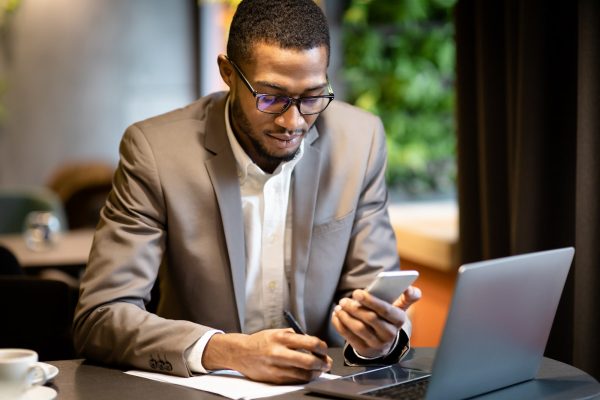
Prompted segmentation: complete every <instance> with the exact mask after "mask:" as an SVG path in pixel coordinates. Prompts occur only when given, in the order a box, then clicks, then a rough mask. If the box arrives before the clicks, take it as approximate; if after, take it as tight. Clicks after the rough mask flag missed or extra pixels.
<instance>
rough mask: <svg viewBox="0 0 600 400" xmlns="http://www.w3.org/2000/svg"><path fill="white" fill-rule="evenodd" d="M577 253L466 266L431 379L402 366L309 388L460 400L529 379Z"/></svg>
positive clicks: (356, 395)
mask: <svg viewBox="0 0 600 400" xmlns="http://www.w3.org/2000/svg"><path fill="white" fill-rule="evenodd" d="M574 253H575V250H574V248H572V247H568V248H562V249H554V250H548V251H541V252H536V253H529V254H522V255H517V256H511V257H505V258H499V259H495V260H488V261H481V262H476V263H471V264H466V265H463V266H461V267H460V268H459V271H458V277H457V281H456V287H455V290H454V295H453V298H452V303H451V306H450V310H449V312H448V316H447V318H446V324H445V327H444V332H443V334H442V340H441V342H440V345H439V347H438V349H437V352H436V355H435V359H434V361H433V367H432V370H431V373H428V372H423V371H418V370H414V369H406V368H402V367H401V366H400V365H399V364H395V365H391V366H387V367H383V368H378V369H375V370H369V371H365V372H362V373H359V374H354V375H350V376H346V377H343V378H340V379H335V380H332V381H316V382H312V383H310V384H308V385H307V386H306V389H307V390H309V391H311V392H315V393H321V394H326V395H330V396H334V397H342V398H349V399H365V400H366V399H372V400H373V399H381V398H409V397H408V395H405V394H400V393H399V391H400V390H402V391H404V390H405V389H406V388H413V389H414V391H415V392H416V393H417V394H416V395H415V398H426V399H428V400H437V399H446V400H448V399H463V398H466V397H471V396H476V395H479V394H482V393H486V392H490V391H493V390H496V389H500V388H504V387H506V386H509V385H514V384H516V383H520V382H524V381H527V380H530V379H533V378H534V377H535V375H536V373H537V371H538V369H539V366H540V363H541V360H542V357H543V354H544V349H545V347H546V343H547V341H548V336H549V334H550V328H551V327H552V322H553V320H554V315H555V313H556V309H557V307H558V302H559V300H560V297H561V294H562V290H563V287H564V285H565V281H566V279H567V275H568V273H569V269H570V266H571V262H572V260H573V255H574Z"/></svg>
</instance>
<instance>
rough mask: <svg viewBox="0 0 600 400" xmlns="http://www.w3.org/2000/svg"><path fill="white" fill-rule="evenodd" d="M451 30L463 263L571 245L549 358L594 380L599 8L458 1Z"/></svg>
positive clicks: (599, 208) (599, 357)
mask: <svg viewBox="0 0 600 400" xmlns="http://www.w3.org/2000/svg"><path fill="white" fill-rule="evenodd" d="M455 23H456V42H457V120H458V145H457V146H458V148H457V153H458V193H459V196H458V197H459V207H460V219H459V221H460V222H459V224H460V238H461V239H460V242H461V257H462V261H463V262H467V261H475V260H482V259H489V258H496V257H501V256H506V255H512V254H519V253H524V252H530V251H537V250H545V249H550V248H555V247H562V246H574V247H575V249H576V253H575V254H576V256H575V261H574V263H573V266H572V269H571V273H570V275H569V279H568V281H567V284H566V287H565V291H564V293H563V297H562V299H561V303H560V305H559V309H558V312H557V316H556V319H555V322H554V326H553V328H552V332H551V335H550V340H549V342H548V346H547V348H546V356H548V357H551V358H554V359H558V360H561V361H563V362H567V363H569V364H573V365H575V366H576V367H578V368H580V369H582V370H584V371H586V372H588V373H590V374H592V375H593V376H595V377H596V378H600V345H599V343H600V318H599V317H600V311H599V308H600V307H599V306H600V161H599V160H600V2H598V1H596V0H589V1H584V0H580V1H572V2H568V1H556V0H549V1H544V0H533V1H532V0H506V1H497V0H487V1H484V0H481V1H477V0H464V1H463V0H459V1H458V4H457V6H456V9H455ZM509 293H510V291H509V290H508V289H507V294H509Z"/></svg>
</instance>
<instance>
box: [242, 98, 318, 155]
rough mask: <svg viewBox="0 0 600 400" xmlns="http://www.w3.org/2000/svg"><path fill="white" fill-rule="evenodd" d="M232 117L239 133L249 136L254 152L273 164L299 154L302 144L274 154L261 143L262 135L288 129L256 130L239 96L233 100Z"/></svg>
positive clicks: (282, 131)
mask: <svg viewBox="0 0 600 400" xmlns="http://www.w3.org/2000/svg"><path fill="white" fill-rule="evenodd" d="M231 119H232V121H235V122H236V123H237V126H238V129H239V130H240V132H238V134H239V135H243V136H244V137H245V138H247V139H248V140H249V142H250V146H251V147H252V149H253V150H254V152H255V153H256V154H257V155H258V157H259V158H261V159H262V160H263V161H265V162H267V163H269V164H271V165H275V166H276V165H279V164H280V163H282V162H287V161H291V160H293V159H294V157H296V154H298V152H299V151H300V146H298V147H297V148H296V149H295V150H294V151H292V152H290V153H287V154H279V155H278V154H273V152H271V151H270V150H269V149H267V148H266V147H265V146H264V145H263V143H261V142H260V141H259V140H258V138H259V137H260V135H267V134H270V133H284V132H287V131H286V130H285V129H282V130H281V131H280V132H275V131H263V132H261V133H258V132H256V131H254V129H253V128H252V126H251V125H250V120H249V119H248V117H246V114H244V112H243V111H242V107H241V105H240V103H239V99H238V98H236V99H234V100H233V101H232V102H231ZM234 133H235V132H234ZM294 133H302V134H305V133H306V132H305V131H304V130H301V131H299V132H294ZM238 141H239V138H238ZM240 144H241V143H240ZM242 147H243V146H242ZM244 150H245V151H246V153H248V150H246V149H244ZM253 161H254V162H255V163H256V162H257V160H253Z"/></svg>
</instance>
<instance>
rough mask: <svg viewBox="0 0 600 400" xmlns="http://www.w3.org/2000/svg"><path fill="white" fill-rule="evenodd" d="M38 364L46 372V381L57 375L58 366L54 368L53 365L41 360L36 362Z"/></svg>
mask: <svg viewBox="0 0 600 400" xmlns="http://www.w3.org/2000/svg"><path fill="white" fill-rule="evenodd" d="M38 365H39V366H40V367H42V368H43V369H44V372H46V380H47V381H51V380H52V379H54V378H55V377H56V375H58V368H56V367H55V366H54V365H52V364H46V363H43V362H38Z"/></svg>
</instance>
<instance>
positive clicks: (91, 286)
mask: <svg viewBox="0 0 600 400" xmlns="http://www.w3.org/2000/svg"><path fill="white" fill-rule="evenodd" d="M165 215H166V214H165V210H164V198H163V193H162V190H161V183H160V181H159V174H158V172H157V166H156V162H155V159H154V157H153V152H152V148H151V147H150V145H149V143H148V142H147V140H146V138H145V137H144V135H143V133H142V131H141V130H140V129H139V128H138V127H137V126H136V125H133V126H131V127H130V128H128V130H127V131H126V132H125V135H124V136H123V139H122V141H121V146H120V163H119V167H118V168H117V171H116V173H115V176H114V180H113V190H112V192H111V193H110V195H109V196H108V199H107V201H106V204H105V206H104V208H103V209H102V211H101V215H100V222H99V225H98V227H97V230H96V234H95V236H94V241H93V245H92V250H91V253H90V257H89V261H88V265H87V267H86V271H85V273H84V275H83V277H82V282H81V290H80V298H79V304H78V306H77V310H76V313H75V319H74V324H73V336H74V344H75V348H76V350H77V351H78V352H79V353H80V354H81V355H83V356H85V357H88V358H90V359H94V360H96V361H100V362H105V363H111V364H121V365H128V366H133V367H135V368H140V369H151V370H157V371H160V372H164V373H170V374H174V375H180V376H189V375H190V374H191V372H190V371H189V369H188V367H187V364H186V362H185V352H186V350H187V349H188V348H190V347H191V346H192V345H193V344H194V343H195V342H196V341H197V340H198V339H199V338H200V337H201V336H202V335H203V333H204V332H206V331H208V330H209V328H208V327H203V326H200V325H198V324H194V323H192V322H189V321H177V320H168V319H164V318H161V317H159V316H157V315H155V314H152V313H150V312H147V311H146V309H145V303H147V302H148V301H149V300H150V291H151V289H152V286H153V284H154V282H155V280H156V277H157V274H158V269H159V266H160V264H161V262H162V259H163V255H164V252H165V241H166V235H165V224H166V217H165Z"/></svg>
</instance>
